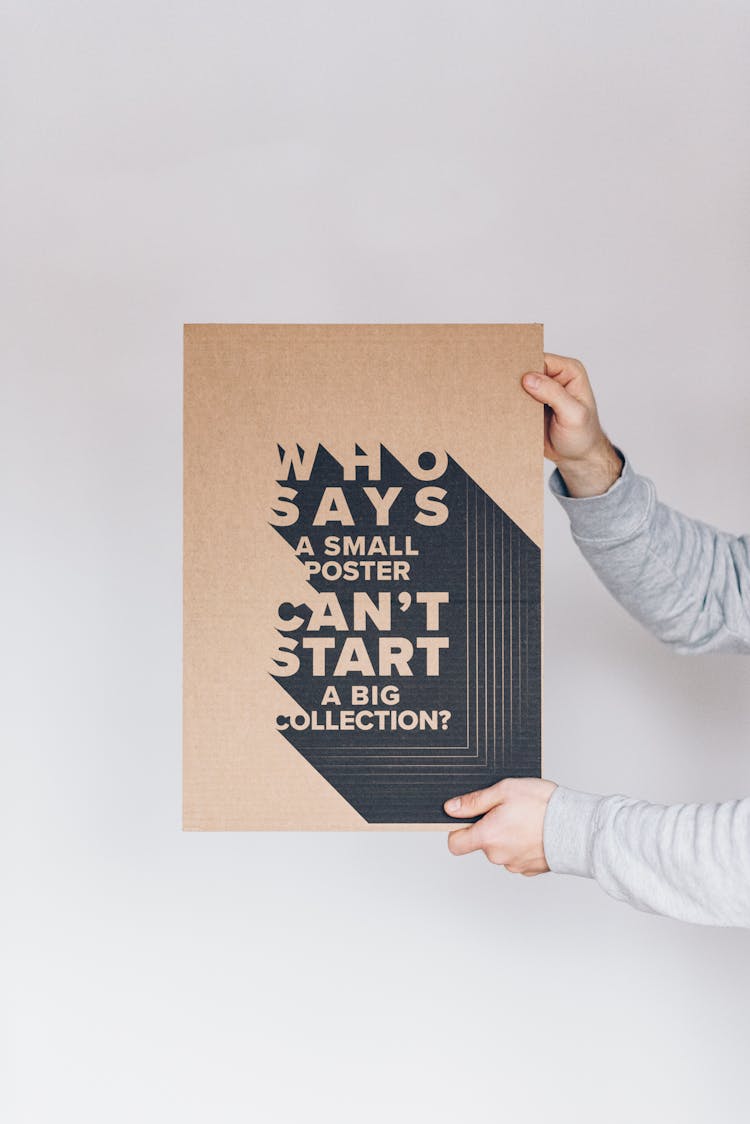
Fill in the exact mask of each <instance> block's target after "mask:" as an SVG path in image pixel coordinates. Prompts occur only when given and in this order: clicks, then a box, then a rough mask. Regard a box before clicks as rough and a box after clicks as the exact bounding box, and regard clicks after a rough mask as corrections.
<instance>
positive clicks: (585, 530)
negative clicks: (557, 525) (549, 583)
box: [549, 449, 655, 543]
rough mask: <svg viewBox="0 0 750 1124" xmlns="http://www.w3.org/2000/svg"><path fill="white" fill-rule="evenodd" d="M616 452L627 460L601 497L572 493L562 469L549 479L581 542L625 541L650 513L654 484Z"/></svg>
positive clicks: (622, 454) (635, 531)
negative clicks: (640, 474) (579, 495)
mask: <svg viewBox="0 0 750 1124" xmlns="http://www.w3.org/2000/svg"><path fill="white" fill-rule="evenodd" d="M617 452H618V453H619V454H620V456H621V457H622V459H623V462H624V464H623V468H622V472H621V473H620V475H619V476H618V478H617V479H616V480H615V482H614V484H613V485H612V486H611V488H609V489H608V490H607V491H606V492H602V494H601V495H600V496H584V497H580V498H577V497H574V496H571V495H569V494H568V489H567V488H566V486H565V480H564V479H563V476H562V473H561V472H560V470H559V468H556V469H555V471H554V472H553V473H552V475H551V476H550V478H549V489H550V491H551V492H552V494H553V496H554V497H555V498H556V499H557V500H558V502H559V503H560V505H561V506H562V507H563V508H564V509H565V511H566V512H567V514H568V518H569V519H570V529H571V531H572V533H573V537H574V538H575V539H578V540H579V541H580V542H600V543H608V542H624V541H625V540H627V539H629V538H632V537H633V536H634V535H636V534H637V533H638V531H639V530H640V529H641V527H642V526H643V524H644V523H645V522H646V520H647V518H648V516H649V514H650V512H651V508H652V505H653V502H654V498H655V491H654V485H653V484H652V483H651V481H650V480H649V479H647V477H645V476H639V475H638V473H636V472H634V471H633V467H632V465H631V464H630V461H629V460H628V459H627V457H626V456H625V454H624V453H623V452H622V451H621V450H620V449H618V450H617Z"/></svg>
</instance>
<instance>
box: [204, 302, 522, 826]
mask: <svg viewBox="0 0 750 1124" xmlns="http://www.w3.org/2000/svg"><path fill="white" fill-rule="evenodd" d="M542 362H543V359H542V329H541V326H540V325H538V324H514V325H503V324H188V325H185V330H184V376H185V384H184V666H183V718H184V725H183V750H184V762H183V782H184V827H185V828H186V829H188V830H249V829H255V830H258V829H259V830H271V829H288V830H312V829H338V830H348V829H354V830H383V829H389V828H390V829H393V828H397V829H401V830H403V829H415V830H416V829H430V828H443V829H444V828H445V827H446V826H448V825H449V823H450V822H453V821H449V820H448V817H446V816H445V814H444V813H443V811H442V801H443V800H444V799H446V798H447V797H449V796H451V795H454V794H456V793H457V792H461V791H467V790H469V789H471V788H473V787H484V786H485V785H486V784H488V783H492V781H493V780H496V779H499V778H500V777H501V776H507V775H539V773H540V771H541V546H542V498H543V472H542V465H543V460H542V447H543V416H542V407H541V406H539V405H538V404H537V403H535V402H533V401H532V400H531V399H530V398H529V396H528V395H526V394H525V393H524V391H523V390H522V388H521V386H520V377H521V375H522V374H523V372H524V371H526V370H530V369H539V368H540V365H541V363H542ZM347 563H348V565H349V570H348V571H347V569H346V564H347ZM384 688H385V690H384Z"/></svg>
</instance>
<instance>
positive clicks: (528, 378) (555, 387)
mask: <svg viewBox="0 0 750 1124" xmlns="http://www.w3.org/2000/svg"><path fill="white" fill-rule="evenodd" d="M521 381H522V383H523V388H524V390H526V391H527V392H528V393H529V394H530V395H531V397H532V398H535V399H536V400H537V402H543V403H544V404H545V406H549V407H550V408H551V409H552V412H553V413H554V415H555V418H556V419H557V421H558V422H559V423H560V424H561V425H568V426H575V425H581V424H582V422H583V421H585V418H586V407H585V406H584V405H583V404H582V403H581V402H579V401H578V399H577V398H574V397H573V395H572V394H569V393H568V391H567V390H566V389H565V387H564V386H561V385H560V383H559V382H557V381H556V380H555V379H551V378H549V377H548V376H547V375H541V374H539V372H538V371H529V373H528V374H526V375H524V376H523V379H522V380H521Z"/></svg>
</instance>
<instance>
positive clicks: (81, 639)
mask: <svg viewBox="0 0 750 1124" xmlns="http://www.w3.org/2000/svg"><path fill="white" fill-rule="evenodd" d="M2 39H3V46H2V56H3V59H2V61H3V65H2V71H3V79H2V82H3V94H2V114H3V126H2V163H3V172H2V176H3V178H2V191H3V205H2V222H3V227H4V245H5V251H4V257H5V266H4V270H3V273H4V280H5V290H4V295H3V298H2V307H3V312H4V314H5V327H4V329H3V337H2V345H3V351H4V359H3V363H2V374H1V379H2V405H1V408H0V412H1V414H2V428H3V436H2V448H1V450H0V455H1V456H2V461H3V465H4V469H3V484H2V488H3V515H2V531H1V534H2V541H3V547H2V568H3V573H4V577H3V581H2V594H3V601H4V609H3V627H2V646H3V650H4V661H5V662H4V667H3V671H2V686H3V691H2V693H3V696H4V701H3V703H2V708H1V710H0V721H1V722H2V727H3V731H4V733H3V768H4V773H5V779H4V781H3V784H2V794H1V797H0V799H1V805H2V806H1V817H0V819H1V826H2V851H1V853H2V867H3V883H4V887H3V890H2V897H3V904H4V906H5V907H6V908H5V920H4V922H3V926H2V931H1V936H0V940H1V942H2V946H3V950H4V953H3V957H2V961H1V963H2V972H3V974H4V975H5V976H6V980H5V984H4V989H3V993H4V998H3V1001H2V1007H3V1009H4V1014H3V1023H4V1035H5V1038H4V1043H5V1045H4V1047H3V1049H2V1056H3V1057H4V1058H5V1059H6V1061H7V1062H9V1066H8V1073H9V1077H10V1080H9V1081H8V1082H6V1083H5V1085H4V1086H3V1088H4V1092H3V1093H2V1094H1V1096H2V1102H3V1105H4V1107H5V1109H6V1113H5V1119H6V1120H8V1121H9V1124H59V1122H61V1121H62V1122H67V1121H69V1120H70V1121H75V1122H76V1124H88V1122H92V1124H93V1122H96V1124H100V1122H101V1121H106V1122H107V1124H114V1122H119V1121H127V1122H128V1124H130V1122H132V1121H135V1120H137V1121H144V1122H149V1124H150V1122H157V1121H158V1122H162V1121H167V1120H181V1121H221V1122H231V1124H233V1122H235V1121H250V1120H253V1121H255V1120H259V1121H263V1122H264V1124H266V1122H268V1124H276V1122H280V1124H281V1122H283V1124H287V1122H289V1124H297V1122H298V1121H303V1120H304V1121H307V1120H312V1121H318V1120H321V1121H322V1120H326V1121H331V1122H344V1121H346V1122H347V1124H349V1122H352V1121H353V1122H356V1124H359V1122H360V1121H361V1122H369V1121H376V1120H377V1121H381V1120H392V1121H422V1120H430V1121H434V1122H438V1121H440V1122H442V1121H448V1120H456V1119H468V1118H481V1119H493V1120H494V1119H498V1120H501V1119H505V1120H513V1121H518V1122H527V1121H531V1122H536V1121H542V1120H546V1119H551V1118H554V1119H556V1120H561V1121H568V1120H576V1121H600V1120H607V1121H608V1122H612V1124H614V1122H619V1121H632V1120H645V1121H653V1120H668V1121H676V1120H680V1121H681V1122H686V1121H690V1122H692V1121H709V1120H710V1121H716V1120H720V1121H722V1122H723V1124H732V1122H734V1121H740V1120H744V1119H746V1118H747V1104H746V1100H747V1067H746V1058H747V1009H748V998H749V994H750V957H748V934H747V933H743V932H741V931H731V930H711V929H703V928H698V927H691V926H685V925H680V924H678V923H676V922H672V921H668V920H664V919H659V918H655V917H652V916H648V915H645V914H639V913H637V912H634V911H632V910H629V909H628V908H627V907H625V906H623V905H621V904H619V903H617V902H615V901H612V900H610V899H609V898H607V897H606V896H605V895H604V894H603V893H602V892H601V891H600V890H599V889H598V887H597V886H596V885H595V884H593V883H590V882H588V881H582V880H577V879H572V878H560V877H555V876H552V875H548V876H546V877H544V878H538V879H522V878H519V877H517V876H516V877H513V876H511V875H508V874H507V873H506V872H505V871H503V870H501V869H498V868H495V867H492V866H491V865H490V864H489V863H487V862H486V860H485V859H484V858H483V857H482V856H474V857H473V858H469V859H463V860H456V859H453V858H451V857H450V856H449V855H448V853H447V849H446V847H445V840H444V839H443V837H442V836H440V835H434V834H403V835H401V834H392V835H383V836H378V835H363V836H362V837H356V836H354V835H335V834H333V835H325V834H324V835H293V834H292V835H253V834H233V835H223V836H222V835H214V836H211V835H183V834H182V833H181V831H180V791H179V783H180V610H181V590H180V546H181V525H180V488H181V451H180V441H181V433H180V421H181V419H180V408H181V403H180V390H181V326H182V323H183V322H184V321H212V320H216V321H266V320H279V321H295V320H297V321H318V320H322V321H367V320H374V321H391V320H396V321H414V320H419V321H481V320H487V321H516V320H541V321H544V323H545V325H546V341H547V346H548V348H549V349H550V350H555V351H560V352H563V353H568V354H576V355H580V356H581V357H582V358H583V359H584V360H585V361H586V362H587V364H588V366H589V369H590V373H591V376H592V380H593V382H594V385H595V387H596V389H597V391H598V395H599V399H600V405H601V413H602V416H603V418H604V421H605V423H606V425H607V426H608V428H609V430H610V432H611V435H612V436H613V438H614V439H616V440H617V441H618V442H619V443H620V444H621V445H622V446H623V448H625V449H626V450H627V451H628V452H629V454H630V456H631V458H632V459H633V461H634V463H635V464H636V467H638V468H639V469H640V470H641V471H644V472H647V473H648V474H649V475H651V476H652V477H653V478H654V479H655V480H656V482H657V484H658V486H659V489H660V492H661V495H662V498H664V499H666V500H668V501H669V502H672V503H673V504H675V505H676V506H678V507H680V508H682V509H683V510H687V511H689V512H690V513H692V514H694V515H697V516H699V517H701V518H704V519H706V520H708V521H709V522H714V523H716V524H719V525H722V526H724V527H725V528H726V529H728V530H736V531H740V530H743V529H747V528H748V524H750V512H749V511H748V498H747V497H748V468H747V433H748V422H749V421H750V378H749V377H748V354H750V349H749V347H748V344H749V343H750V338H749V335H748V331H749V329H748V308H749V307H750V300H749V298H750V274H749V271H748V259H749V252H748V245H749V240H748V233H749V231H750V190H749V189H750V143H749V142H748V125H747V110H748V105H749V104H750V66H748V62H749V61H750V16H749V12H748V7H747V5H746V4H744V3H741V2H735V3H730V2H727V0H724V2H718V0H706V2H695V0H680V2H671V0H649V2H646V0H629V2H628V3H614V2H611V0H610V2H606V3H605V2H602V0H590V2H575V0H546V2H534V0H513V2H508V0H495V2H473V3H472V2H468V3H458V2H447V3H441V2H439V0H431V2H427V0H420V2H414V0H400V2H398V3H397V2H394V0H380V2H379V3H377V4H375V3H369V4H363V3H359V2H356V0H354V2H352V0H349V2H344V0H334V2H330V3H325V4H323V3H303V2H301V0H297V2H294V3H290V2H285V0H274V2H258V0H245V2H243V3H239V2H234V3H233V2H229V0H214V2H213V3H211V4H208V3H181V4H178V3H168V2H166V0H150V2H149V3H145V2H143V0H130V2H129V3H128V4H127V5H119V4H118V5H115V4H111V3H109V4H108V3H94V2H92V0H82V2H78V3H67V4H58V3H53V2H52V0H24V2H23V3H21V2H20V0H16V2H13V0H11V3H10V4H9V5H6V7H5V16H4V29H3V34H2ZM545 624H546V672H545V674H546V707H545V728H546V772H547V775H548V776H549V777H551V778H552V779H555V780H559V781H561V782H563V783H566V784H569V785H573V786H577V787H582V788H586V789H588V790H590V791H598V792H626V793H629V794H632V795H638V796H644V797H647V798H650V799H654V800H659V801H667V802H671V801H681V800H696V799H705V800H714V799H721V798H730V797H732V796H738V795H745V794H747V793H748V791H750V757H749V756H748V751H747V729H748V719H750V700H749V698H748V692H747V670H748V668H747V664H746V663H744V662H743V661H742V660H737V659H735V660H732V659H730V658H722V657H713V658H703V659H694V660H692V661H691V660H689V659H687V658H685V657H682V658H680V657H676V656H672V655H671V654H670V653H669V652H667V651H665V650H662V649H661V648H660V647H659V646H658V644H657V643H656V641H654V640H652V639H651V638H650V637H649V636H647V635H646V634H645V633H643V632H642V631H641V630H640V629H639V627H638V626H637V625H635V624H634V623H632V622H631V621H629V620H628V619H627V617H626V616H625V615H624V613H623V612H622V611H621V610H620V609H619V608H618V607H617V606H616V605H615V604H614V603H613V602H611V601H610V600H608V598H607V596H606V594H605V593H604V591H603V590H602V589H601V588H600V587H599V586H598V585H597V583H596V579H595V578H594V577H593V576H592V575H591V574H590V573H589V572H588V571H587V569H586V567H585V565H584V563H583V562H582V560H581V559H580V558H579V557H578V555H577V552H576V550H575V548H574V545H573V544H572V542H571V540H570V538H569V535H568V531H567V524H566V523H565V521H564V518H563V515H562V513H561V512H560V510H559V509H558V508H557V506H556V505H555V504H554V501H552V500H550V503H549V510H548V519H547V555H546V618H545ZM509 962H512V963H514V964H515V969H514V970H513V971H509V970H508V969H507V967H503V966H504V965H507V964H508V963H509Z"/></svg>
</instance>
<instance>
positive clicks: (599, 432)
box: [521, 355, 623, 497]
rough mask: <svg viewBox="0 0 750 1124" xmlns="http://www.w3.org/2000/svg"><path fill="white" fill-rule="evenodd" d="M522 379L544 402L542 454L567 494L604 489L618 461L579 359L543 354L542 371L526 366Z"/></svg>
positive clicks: (619, 467) (617, 469) (597, 492)
mask: <svg viewBox="0 0 750 1124" xmlns="http://www.w3.org/2000/svg"><path fill="white" fill-rule="evenodd" d="M521 383H522V385H523V388H524V390H525V391H526V392H527V393H528V394H529V395H530V396H531V397H532V398H534V399H535V400H536V401H537V402H543V403H544V455H545V456H546V457H547V458H548V459H549V460H551V461H554V463H555V464H556V465H557V467H558V468H559V470H560V473H561V475H562V477H563V479H564V481H565V484H566V487H567V489H568V491H569V492H570V494H571V496H576V497H582V496H597V495H601V494H602V493H603V492H606V491H607V490H608V489H609V488H610V487H611V486H612V484H614V482H615V480H616V479H617V477H618V476H619V475H620V473H621V471H622V465H623V462H622V459H621V457H620V455H619V454H618V453H617V451H616V450H615V448H614V446H613V445H612V442H611V441H610V440H609V438H608V437H607V436H606V434H605V433H604V430H603V429H602V427H601V423H600V421H599V414H598V413H597V409H596V401H595V399H594V393H593V391H592V389H591V383H590V382H589V377H588V375H587V373H586V368H585V367H584V366H583V364H582V363H581V362H579V360H578V359H568V358H566V357H565V356H564V355H545V356H544V371H543V372H542V371H529V372H527V374H525V375H524V376H523V378H522V380H521Z"/></svg>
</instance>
